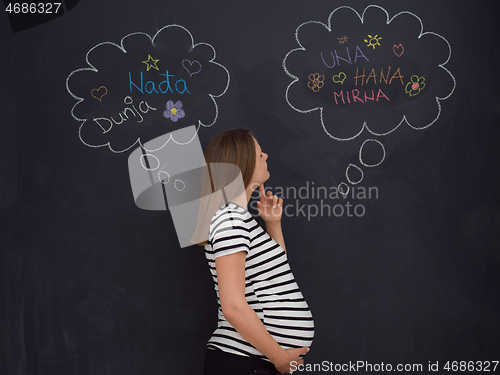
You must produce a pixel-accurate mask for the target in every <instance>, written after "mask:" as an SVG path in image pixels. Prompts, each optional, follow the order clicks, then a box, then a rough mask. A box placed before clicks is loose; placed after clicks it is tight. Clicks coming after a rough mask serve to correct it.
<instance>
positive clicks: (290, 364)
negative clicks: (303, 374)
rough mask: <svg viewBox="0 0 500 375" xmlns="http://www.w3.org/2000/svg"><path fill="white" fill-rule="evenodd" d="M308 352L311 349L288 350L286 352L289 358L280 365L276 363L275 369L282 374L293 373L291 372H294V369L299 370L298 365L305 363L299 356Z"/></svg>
mask: <svg viewBox="0 0 500 375" xmlns="http://www.w3.org/2000/svg"><path fill="white" fill-rule="evenodd" d="M308 351H309V348H306V347H304V348H298V349H287V350H285V353H286V355H287V358H285V359H284V360H283V361H282V362H280V363H275V364H274V367H276V370H278V371H279V372H280V374H288V373H291V372H290V370H292V371H293V370H294V369H297V366H298V365H301V364H303V363H304V360H303V359H302V358H300V357H299V356H301V355H303V354H306V353H307V352H308Z"/></svg>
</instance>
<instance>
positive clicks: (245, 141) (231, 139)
mask: <svg viewBox="0 0 500 375" xmlns="http://www.w3.org/2000/svg"><path fill="white" fill-rule="evenodd" d="M254 138H255V136H254V135H253V133H252V132H251V131H250V130H245V129H228V130H226V131H224V132H222V133H221V134H219V135H217V136H215V137H214V138H212V139H211V140H210V142H209V143H208V145H207V148H206V150H205V162H206V163H207V167H208V168H207V169H208V173H206V174H204V175H203V176H202V181H201V183H202V197H204V196H208V195H211V194H212V193H213V192H219V191H221V192H222V195H223V196H224V201H225V202H227V200H228V198H227V197H226V195H225V193H224V191H225V190H226V189H225V188H226V186H227V182H228V181H232V180H234V178H233V177H234V174H235V170H237V168H234V166H237V167H238V168H239V171H238V172H240V171H241V177H242V178H243V184H244V187H245V189H246V188H247V186H248V185H249V184H250V181H251V179H252V176H253V172H254V169H255V162H256V159H257V155H256V153H255V141H254ZM215 163H224V164H215ZM211 165H212V168H211ZM214 165H218V166H220V165H222V166H224V165H226V166H228V167H227V168H225V167H222V170H221V169H220V168H219V169H218V170H217V171H216V172H215V171H214V167H213V166H214ZM231 165H232V166H233V168H230V166H231ZM226 192H227V190H226ZM212 195H213V194H212ZM220 203H221V201H220V200H218V199H207V200H201V202H200V205H201V206H200V211H199V216H198V223H197V227H196V231H195V233H194V235H193V237H192V239H191V242H192V243H196V244H198V245H199V246H204V245H206V244H207V243H208V241H207V240H206V238H207V236H208V231H209V227H210V221H211V219H212V217H213V215H214V214H215V212H217V210H218V209H219V208H220V206H221V205H220ZM200 239H205V240H203V241H200Z"/></svg>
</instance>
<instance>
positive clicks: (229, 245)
mask: <svg viewBox="0 0 500 375" xmlns="http://www.w3.org/2000/svg"><path fill="white" fill-rule="evenodd" d="M210 242H211V245H212V250H213V254H214V258H218V257H220V256H223V255H229V254H234V253H237V252H239V251H245V252H246V253H248V252H249V251H250V230H249V228H248V225H247V222H246V220H245V218H244V216H243V215H242V214H241V213H238V212H234V211H226V212H225V213H224V214H223V215H220V216H219V217H218V219H217V220H216V221H215V222H214V223H213V227H212V230H211V236H210Z"/></svg>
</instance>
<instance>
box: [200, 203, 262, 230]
mask: <svg viewBox="0 0 500 375" xmlns="http://www.w3.org/2000/svg"><path fill="white" fill-rule="evenodd" d="M253 221H254V218H253V217H252V215H251V214H250V213H249V212H248V211H247V210H246V209H245V208H243V207H241V206H240V205H239V204H236V203H234V202H227V203H224V204H223V205H222V206H221V207H220V208H219V209H218V210H217V212H216V213H215V214H214V216H213V217H212V221H211V222H210V234H213V233H214V231H216V230H217V229H219V228H220V229H222V228H227V227H234V226H238V227H239V228H242V227H244V228H246V227H248V228H251V227H252V226H253Z"/></svg>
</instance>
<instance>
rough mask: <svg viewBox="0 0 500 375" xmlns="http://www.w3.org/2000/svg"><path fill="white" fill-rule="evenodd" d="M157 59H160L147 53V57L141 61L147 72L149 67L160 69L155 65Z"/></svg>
mask: <svg viewBox="0 0 500 375" xmlns="http://www.w3.org/2000/svg"><path fill="white" fill-rule="evenodd" d="M158 61H160V59H158V60H155V59H153V58H152V57H151V55H148V59H147V60H146V61H143V63H144V64H146V65H147V67H148V72H149V69H151V68H154V69H156V70H160V69H158V66H157V65H156V64H157V63H158Z"/></svg>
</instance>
